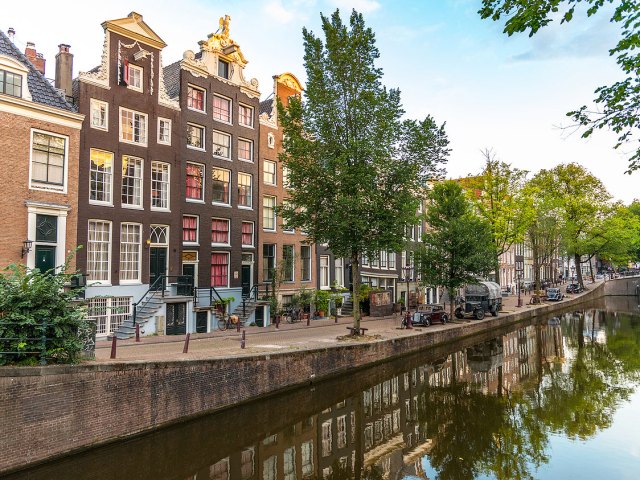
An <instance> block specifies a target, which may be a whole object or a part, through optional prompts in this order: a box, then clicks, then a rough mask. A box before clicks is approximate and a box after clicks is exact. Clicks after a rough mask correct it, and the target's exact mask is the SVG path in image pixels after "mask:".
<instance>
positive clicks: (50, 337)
mask: <svg viewBox="0 0 640 480" xmlns="http://www.w3.org/2000/svg"><path fill="white" fill-rule="evenodd" d="M65 270H66V267H64V268H63V271H62V273H53V272H45V273H42V272H40V271H39V270H38V269H28V268H27V267H25V266H24V265H16V264H14V265H10V266H9V267H7V268H6V269H5V273H4V274H2V275H0V338H18V340H2V341H0V351H3V352H21V353H17V354H7V355H6V356H5V355H4V354H3V355H0V365H3V364H5V363H18V364H23V365H34V364H37V363H38V361H39V359H40V349H41V344H40V342H39V341H34V340H29V339H30V338H40V337H41V336H43V325H45V326H46V328H45V329H44V336H46V337H47V340H46V349H45V352H44V356H45V357H46V359H47V361H54V362H59V363H68V362H74V361H76V360H77V359H78V357H79V354H80V352H81V351H82V347H83V344H82V340H81V334H83V333H84V332H85V331H86V329H87V328H88V326H87V322H86V320H85V318H86V311H85V308H84V307H83V306H82V304H80V303H79V302H77V301H76V299H75V297H76V295H77V292H74V291H69V290H67V291H65V288H64V287H65V284H68V283H69V282H70V279H71V277H72V274H68V273H65ZM22 352H23V353H22ZM33 352H38V353H33Z"/></svg>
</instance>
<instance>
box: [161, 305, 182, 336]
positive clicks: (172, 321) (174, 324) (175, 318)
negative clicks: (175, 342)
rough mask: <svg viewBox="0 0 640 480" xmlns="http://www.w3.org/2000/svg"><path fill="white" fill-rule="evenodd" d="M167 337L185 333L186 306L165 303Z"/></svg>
mask: <svg viewBox="0 0 640 480" xmlns="http://www.w3.org/2000/svg"><path fill="white" fill-rule="evenodd" d="M166 332H167V335H184V334H185V333H187V304H186V303H167V329H166Z"/></svg>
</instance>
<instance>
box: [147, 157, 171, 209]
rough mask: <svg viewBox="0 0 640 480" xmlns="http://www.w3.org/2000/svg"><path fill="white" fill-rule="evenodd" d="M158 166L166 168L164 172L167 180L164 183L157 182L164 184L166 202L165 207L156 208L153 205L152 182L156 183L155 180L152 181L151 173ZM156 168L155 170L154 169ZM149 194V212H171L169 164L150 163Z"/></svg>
mask: <svg viewBox="0 0 640 480" xmlns="http://www.w3.org/2000/svg"><path fill="white" fill-rule="evenodd" d="M158 166H162V167H163V168H164V167H165V166H166V172H167V180H166V181H162V180H160V181H159V182H160V183H162V184H166V201H167V206H166V207H156V206H154V205H153V191H154V189H153V182H154V181H157V180H153V172H154V170H155V169H156V168H157V167H158ZM154 167H156V168H154ZM149 190H150V192H149V194H150V203H149V205H150V208H151V210H155V211H161V212H169V211H171V164H169V163H166V162H158V161H153V162H151V185H150V188H149Z"/></svg>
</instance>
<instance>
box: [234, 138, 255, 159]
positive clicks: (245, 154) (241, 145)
mask: <svg viewBox="0 0 640 480" xmlns="http://www.w3.org/2000/svg"><path fill="white" fill-rule="evenodd" d="M238 159H239V160H244V161H245V162H253V142H252V141H251V140H244V139H242V138H239V139H238Z"/></svg>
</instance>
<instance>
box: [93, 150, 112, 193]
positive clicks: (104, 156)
mask: <svg viewBox="0 0 640 480" xmlns="http://www.w3.org/2000/svg"><path fill="white" fill-rule="evenodd" d="M89 155H90V157H91V165H90V167H89V201H90V202H91V203H103V204H109V205H110V204H111V179H112V177H113V153H111V152H105V151H103V150H95V149H93V148H92V149H91V150H90V151H89Z"/></svg>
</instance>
